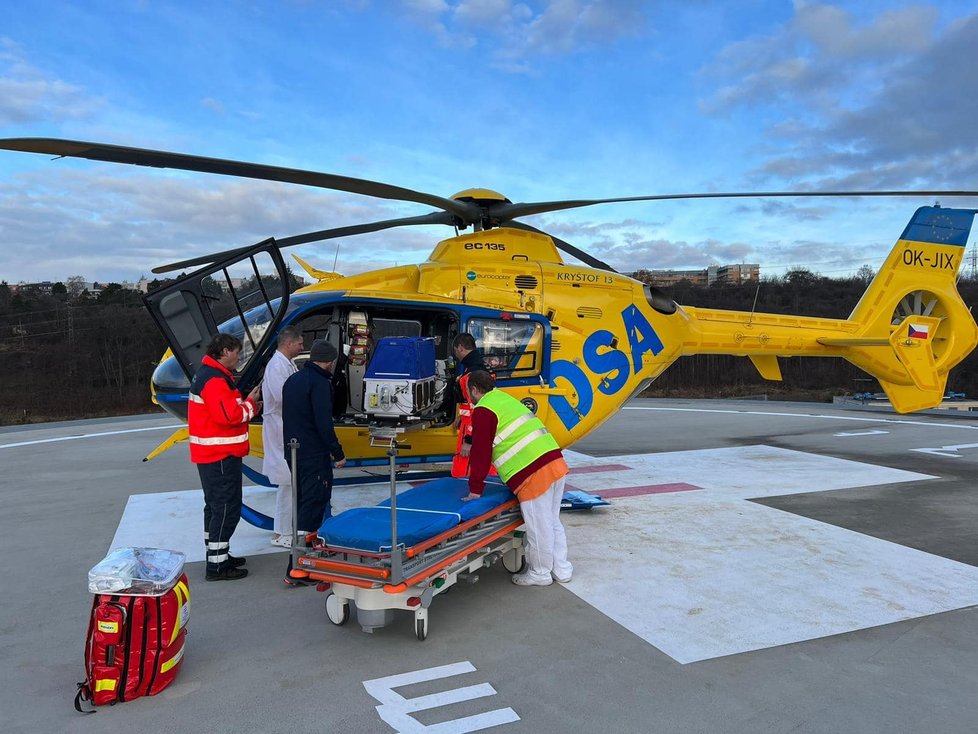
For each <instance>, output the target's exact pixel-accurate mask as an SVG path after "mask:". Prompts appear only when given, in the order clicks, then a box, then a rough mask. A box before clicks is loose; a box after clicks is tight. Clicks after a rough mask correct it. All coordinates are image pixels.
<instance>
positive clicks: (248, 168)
mask: <svg viewBox="0 0 978 734" xmlns="http://www.w3.org/2000/svg"><path fill="white" fill-rule="evenodd" d="M0 149H4V150H17V151H22V152H25V153H47V154H50V155H56V156H63V157H64V156H67V157H71V158H88V159H90V160H94V161H106V162H108V163H129V164H132V165H136V166H149V167H151V168H174V169H178V170H182V171H198V172H201V173H219V174H223V175H225V176H238V177H240V178H255V179H263V180H266V181H281V182H283V183H293V184H301V185H304V186H316V187H318V188H322V189H332V190H334V191H346V192H348V193H351V194H362V195H364V196H373V197H375V198H378V199H393V200H394V201H411V202H416V203H418V204H427V205H428V206H433V207H436V208H437V209H441V210H443V211H446V212H451V213H452V214H454V215H455V216H457V217H459V219H461V220H463V221H464V222H465V224H471V223H472V222H474V221H478V220H479V217H480V215H481V210H480V208H479V207H478V206H476V205H474V204H470V203H468V202H464V201H455V200H454V199H445V198H443V197H441V196H435V195H434V194H426V193H423V192H421V191H414V190H412V189H406V188H403V187H401V186H392V185H391V184H385V183H380V182H378V181H370V180H368V179H364V178H351V177H349V176H337V175H335V174H331V173H319V172H317V171H305V170H302V169H298V168H281V167H279V166H267V165H264V164H261V163H247V162H244V161H232V160H225V159H222V158H205V157H202V156H195V155H186V154H184V153H168V152H166V151H162V150H149V149H146V148H131V147H128V146H124V145H105V144H102V143H86V142H82V141H79V140H60V139H57V138H5V139H0Z"/></svg>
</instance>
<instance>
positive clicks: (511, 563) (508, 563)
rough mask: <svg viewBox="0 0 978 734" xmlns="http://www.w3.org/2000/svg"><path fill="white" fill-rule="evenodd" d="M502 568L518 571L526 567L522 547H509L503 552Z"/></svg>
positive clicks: (511, 571) (512, 571)
mask: <svg viewBox="0 0 978 734" xmlns="http://www.w3.org/2000/svg"><path fill="white" fill-rule="evenodd" d="M503 568H505V569H506V570H507V571H509V572H510V573H519V572H520V571H522V570H523V569H524V568H526V554H525V553H524V552H523V548H522V547H520V548H510V549H509V550H508V551H506V552H505V553H503Z"/></svg>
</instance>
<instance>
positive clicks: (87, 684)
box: [75, 574, 190, 713]
mask: <svg viewBox="0 0 978 734" xmlns="http://www.w3.org/2000/svg"><path fill="white" fill-rule="evenodd" d="M189 616H190V587H189V582H188V581H187V575H186V574H182V575H181V576H180V579H179V580H178V581H177V582H176V584H174V586H173V587H172V588H171V589H169V590H168V591H166V592H165V593H163V594H161V595H159V596H127V595H118V594H96V595H95V598H94V599H93V601H92V615H91V619H90V620H89V623H88V638H87V640H86V642H85V674H86V678H85V680H84V681H82V682H81V683H79V684H78V695H76V696H75V709H76V710H78V711H82V707H81V702H82V701H89V702H91V703H92V704H93V705H95V706H101V705H103V704H106V703H108V704H114V703H116V702H117V701H131V700H132V699H134V698H138V697H139V696H146V695H149V696H155V695H156V694H157V693H159V692H160V691H162V690H163V689H164V688H166V687H167V686H168V685H170V683H172V682H173V679H174V678H176V675H177V672H178V671H179V670H180V665H181V663H182V662H183V646H184V642H185V640H186V637H187V630H186V624H187V618H188V617H189ZM86 713H92V712H91V711H89V712H86Z"/></svg>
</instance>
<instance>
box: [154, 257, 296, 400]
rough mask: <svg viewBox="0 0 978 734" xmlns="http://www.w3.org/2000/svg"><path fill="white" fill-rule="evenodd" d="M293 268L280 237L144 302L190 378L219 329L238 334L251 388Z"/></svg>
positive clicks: (245, 384) (242, 383)
mask: <svg viewBox="0 0 978 734" xmlns="http://www.w3.org/2000/svg"><path fill="white" fill-rule="evenodd" d="M289 275H290V274H289V271H288V268H287V267H286V265H285V261H284V260H283V259H282V254H281V252H279V249H278V245H277V244H276V243H275V240H274V239H268V240H265V241H264V242H260V243H259V244H257V245H255V246H254V247H253V248H251V249H250V250H246V251H244V252H241V253H239V254H237V255H236V256H235V257H233V258H229V259H227V260H223V261H221V262H217V263H214V264H212V265H208V266H206V267H204V268H201V269H200V270H196V271H194V272H193V273H191V274H189V275H185V276H183V277H181V278H178V279H177V280H176V281H175V282H173V283H171V284H169V285H167V286H165V287H163V288H160V289H158V290H155V291H153V292H151V293H149V294H148V295H146V296H145V297H144V298H143V303H145V304H146V308H147V309H148V310H149V312H150V314H151V315H152V317H153V320H154V321H156V325H157V326H158V327H159V329H160V331H161V332H162V333H163V338H164V339H166V342H167V344H168V345H169V347H170V350H171V351H172V352H173V355H174V356H175V357H176V359H177V361H178V362H179V363H180V366H181V367H182V368H183V371H184V372H185V373H186V374H187V378H188V379H193V376H194V373H195V372H196V371H197V368H198V367H200V363H201V360H202V359H203V357H204V354H205V353H206V352H207V345H208V344H209V343H210V341H211V339H213V338H214V336H215V335H216V334H218V333H219V332H220V333H227V334H234V335H235V336H237V337H238V338H239V339H241V343H242V345H243V348H242V350H241V358H240V360H239V362H238V365H237V368H236V369H235V373H236V377H237V379H238V386H239V387H240V388H241V389H242V390H243V391H245V392H247V391H248V390H250V389H251V387H252V386H253V385H254V384H255V383H257V381H258V374H259V372H260V370H261V367H262V366H263V365H262V363H261V361H260V360H259V359H257V357H258V356H259V355H261V354H264V353H265V347H266V345H268V344H269V343H271V342H272V340H274V338H275V333H276V331H277V330H278V325H279V324H280V323H281V321H282V318H283V317H284V316H285V312H286V309H287V308H288V305H289V290H290V286H291V282H290V279H289Z"/></svg>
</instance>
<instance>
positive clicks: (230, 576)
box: [204, 566, 248, 581]
mask: <svg viewBox="0 0 978 734" xmlns="http://www.w3.org/2000/svg"><path fill="white" fill-rule="evenodd" d="M247 575H248V569H247V568H235V567H234V566H224V567H223V568H222V569H221V570H219V571H208V572H207V573H206V575H205V576H204V579H205V580H206V581H237V580H238V579H243V578H244V577H245V576H247Z"/></svg>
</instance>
